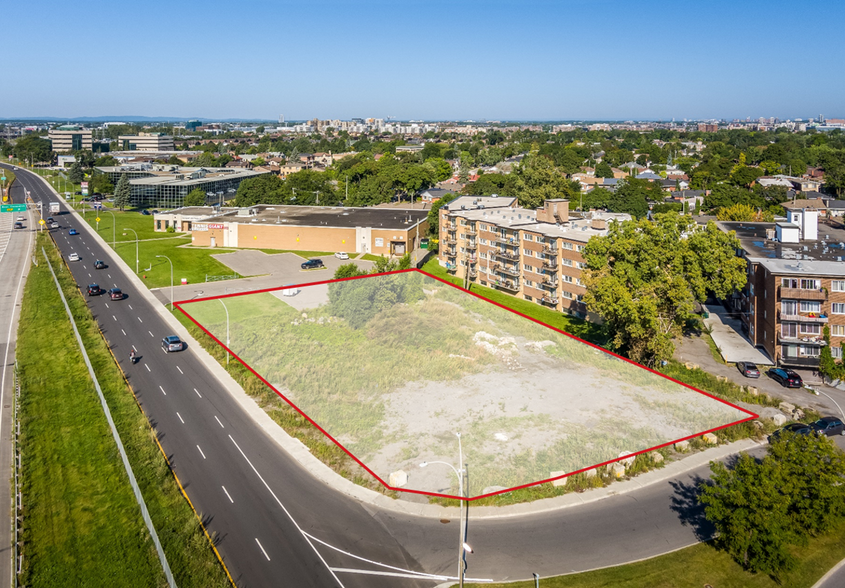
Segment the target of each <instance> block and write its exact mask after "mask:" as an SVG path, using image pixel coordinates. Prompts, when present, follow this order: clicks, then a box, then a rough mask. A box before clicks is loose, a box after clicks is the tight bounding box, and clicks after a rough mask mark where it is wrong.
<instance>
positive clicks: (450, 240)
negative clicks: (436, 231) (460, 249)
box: [443, 234, 458, 245]
mask: <svg viewBox="0 0 845 588" xmlns="http://www.w3.org/2000/svg"><path fill="white" fill-rule="evenodd" d="M443 242H444V243H446V245H457V244H458V240H457V239H456V238H455V235H454V234H450V235H447V236H446V237H445V238H444V239H443Z"/></svg>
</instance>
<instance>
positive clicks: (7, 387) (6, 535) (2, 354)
mask: <svg viewBox="0 0 845 588" xmlns="http://www.w3.org/2000/svg"><path fill="white" fill-rule="evenodd" d="M16 184H17V183H16ZM10 197H11V202H12V203H18V204H20V203H23V201H24V194H23V189H22V188H21V187H20V186H17V185H13V186H12V190H11V194H10ZM18 216H23V217H24V218H25V219H27V220H25V221H24V222H23V224H24V229H14V228H13V226H14V223H15V219H16V218H18ZM31 227H32V223H31V222H30V213H20V214H17V213H0V276H3V279H2V280H0V360H2V362H3V364H2V365H3V369H2V373H0V468H2V471H3V472H9V473H10V474H11V467H12V439H13V437H12V404H13V402H14V382H15V378H14V369H15V342H16V340H17V334H18V319H19V314H20V301H21V297H22V296H23V284H24V278H25V276H26V274H27V272H28V269H29V254H30V250H31V249H32V245H33V239H32V232H31V230H30V229H31ZM10 484H11V482H9V481H8V480H5V479H4V480H3V482H2V483H0V505H2V508H0V512H2V513H3V516H2V519H1V520H0V587H5V586H9V585H11V581H12V559H11V556H12V531H11V529H12V526H11V525H12V522H11V515H12V512H13V511H12V510H11V509H9V508H7V507H8V506H9V505H10V504H11V502H12V497H11V485H10Z"/></svg>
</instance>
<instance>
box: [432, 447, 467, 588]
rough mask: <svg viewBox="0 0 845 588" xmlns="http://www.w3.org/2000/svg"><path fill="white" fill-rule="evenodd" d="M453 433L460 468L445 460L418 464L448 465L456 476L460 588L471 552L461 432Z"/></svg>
mask: <svg viewBox="0 0 845 588" xmlns="http://www.w3.org/2000/svg"><path fill="white" fill-rule="evenodd" d="M455 435H456V436H457V437H458V465H460V466H461V468H460V469H457V468H455V466H453V465H452V464H450V463H449V462H446V461H424V462H422V463H421V464H420V467H421V468H424V467H426V466H428V465H430V464H433V463H436V464H440V465H445V466H449V467H450V468H452V471H453V472H455V475H456V476H457V477H458V494H459V495H460V497H461V498H460V504H459V505H458V507H459V508H460V511H459V512H460V524H459V526H458V531H459V533H460V538H459V540H458V582H459V585H460V586H461V588H463V585H464V571H465V569H466V553H467V552H469V553H472V547H470V546H469V545H468V544H467V542H466V517H465V516H464V502H465V500H464V498H465V497H464V475H465V474H466V470H465V469H464V467H463V465H464V453H463V448H462V447H461V434H460V433H455Z"/></svg>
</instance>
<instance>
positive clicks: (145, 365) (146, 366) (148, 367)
mask: <svg viewBox="0 0 845 588" xmlns="http://www.w3.org/2000/svg"><path fill="white" fill-rule="evenodd" d="M144 367H145V368H147V371H148V372H151V371H153V370H151V369H150V366H148V365H147V364H144Z"/></svg>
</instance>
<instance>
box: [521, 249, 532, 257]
mask: <svg viewBox="0 0 845 588" xmlns="http://www.w3.org/2000/svg"><path fill="white" fill-rule="evenodd" d="M522 252H523V253H524V254H525V255H527V256H529V257H531V250H530V249H523V250H522Z"/></svg>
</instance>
